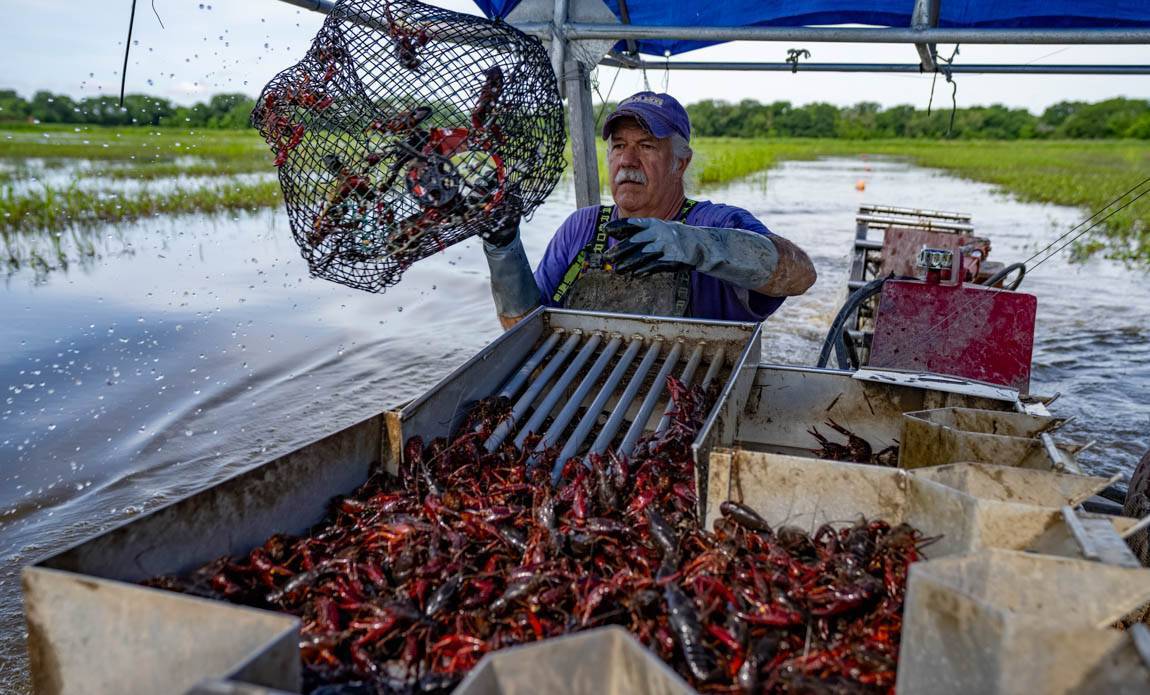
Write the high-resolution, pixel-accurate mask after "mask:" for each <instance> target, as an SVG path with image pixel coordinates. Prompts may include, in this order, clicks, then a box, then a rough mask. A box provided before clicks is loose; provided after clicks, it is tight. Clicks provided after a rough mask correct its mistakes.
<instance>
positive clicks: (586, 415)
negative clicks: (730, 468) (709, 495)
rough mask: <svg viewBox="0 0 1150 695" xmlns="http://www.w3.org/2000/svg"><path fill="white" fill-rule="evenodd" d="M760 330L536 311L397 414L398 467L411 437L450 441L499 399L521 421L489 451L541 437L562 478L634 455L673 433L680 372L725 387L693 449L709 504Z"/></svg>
mask: <svg viewBox="0 0 1150 695" xmlns="http://www.w3.org/2000/svg"><path fill="white" fill-rule="evenodd" d="M759 332H760V328H759V326H758V325H757V324H749V323H748V324H740V323H725V322H717V321H695V320H669V319H657V318H650V317H638V316H630V315H622V314H602V313H592V312H582V311H566V310H555V309H548V310H540V311H536V312H535V313H533V314H532V315H531V316H529V317H528V318H527V319H525V320H523V321H521V322H520V323H519V324H517V325H516V326H515V328H513V329H512V330H510V331H508V332H507V333H505V334H503V335H502V336H500V337H499V338H497V339H496V340H495V341H494V342H492V343H491V344H490V345H488V346H487V347H486V348H484V349H483V350H482V351H481V352H480V353H479V354H477V355H475V357H473V358H471V359H470V360H468V361H467V362H466V363H465V364H464V365H462V366H461V367H459V368H458V369H456V370H455V372H453V373H452V374H451V375H450V376H448V377H447V378H445V379H444V380H443V381H441V382H440V383H439V384H437V385H436V386H435V387H433V388H432V389H431V390H429V391H428V392H427V393H425V394H424V395H423V396H421V397H419V398H417V399H416V400H414V401H412V402H411V403H409V404H407V405H405V406H403V407H402V408H400V409H398V410H395V411H391V412H389V413H387V431H388V440H389V442H390V447H389V449H388V450H387V452H386V461H387V465H388V468H389V470H392V471H393V472H394V471H396V470H398V465H399V462H400V460H401V458H402V456H403V443H404V442H405V441H407V439H408V438H409V437H410V436H412V435H419V436H422V437H424V439H429V438H431V437H439V436H448V435H449V434H451V433H453V432H455V431H457V430H458V428H459V427H460V426H461V425H462V423H463V420H464V418H465V417H466V415H467V412H468V409H469V407H470V406H471V405H472V404H474V403H475V401H478V400H479V399H481V398H486V397H488V396H492V395H501V396H504V397H506V398H508V399H509V400H510V401H511V403H512V410H511V417H510V418H509V419H508V420H507V421H505V422H504V423H503V424H501V425H500V426H499V428H498V429H496V431H495V432H494V433H493V434H492V435H491V437H490V438H489V439H488V440H487V441H486V446H487V448H488V449H489V450H492V449H494V448H495V447H497V446H499V445H500V444H502V443H503V442H505V441H514V442H515V444H517V445H522V444H523V443H524V442H525V441H526V440H527V438H528V437H529V436H530V435H533V434H534V435H541V437H542V439H541V440H540V441H539V443H538V444H537V445H536V451H542V450H543V449H544V448H547V447H559V448H560V453H559V456H558V458H557V461H556V464H555V469H554V470H553V471H552V474H553V477H556V478H557V477H558V474H559V469H560V467H561V466H562V465H563V463H564V462H566V461H567V460H568V459H569V458H570V457H571V456H575V455H582V454H586V453H603V452H605V451H607V450H608V449H614V450H616V451H618V452H620V453H623V454H630V453H631V451H632V450H633V449H634V447H635V444H636V443H637V442H638V441H639V439H640V437H641V436H643V435H644V434H645V433H651V432H653V431H656V430H662V429H664V428H665V427H667V424H668V418H667V412H668V410H669V409H670V402H669V398H668V395H667V393H666V389H665V385H666V377H667V376H675V377H677V378H679V379H680V380H682V381H684V382H686V383H687V384H688V385H691V384H701V385H703V386H704V387H708V386H711V385H712V384H719V385H721V388H720V390H719V395H718V400H717V401H716V402H715V404H714V405H713V406H712V408H711V411H710V413H709V415H708V417H707V420H706V422H705V423H704V425H703V428H702V430H701V431H700V433H699V435H698V437H697V438H696V440H695V444H694V446H693V449H694V453H695V462H696V470H697V473H696V484H697V485H698V486H699V487H698V489H699V490H700V494H699V496H700V499H703V498H705V496H706V495H705V486H706V480H707V473H706V464H707V460H708V458H707V456H708V454H709V452H710V450H711V448H712V447H713V446H715V445H730V444H731V443H732V442H733V441H734V437H735V431H736V428H737V425H738V420H739V416H740V413H742V411H743V408H744V406H745V405H746V401H747V395H748V393H749V392H750V389H751V383H752V382H753V381H754V378H755V369H756V367H757V366H758V363H759V359H760V347H759V343H760V337H759Z"/></svg>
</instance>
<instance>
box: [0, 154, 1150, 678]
mask: <svg viewBox="0 0 1150 695" xmlns="http://www.w3.org/2000/svg"><path fill="white" fill-rule="evenodd" d="M25 166H29V167H38V166H39V167H40V169H37V170H36V171H37V172H39V173H38V174H37V176H38V177H39V178H40V179H42V180H43V181H48V182H52V181H55V180H56V179H52V177H54V176H61V177H63V176H67V177H68V180H78V181H87V180H88V179H86V178H85V177H83V176H82V175H81V176H79V178H76V174H77V173H80V174H82V172H83V170H84V167H86V166H90V165H87V164H82V163H77V164H76V165H75V167H77V168H76V169H74V170H72V171H69V172H61V171H58V170H56V169H54V168H52V167H49V166H46V165H43V163H40V164H37V163H35V162H32V163H27V164H26V165H25ZM6 171H7V170H6ZM7 173H12V172H11V171H7ZM4 174H5V171H0V175H4ZM13 175H14V174H13ZM14 176H15V175H14ZM257 176H259V175H257ZM21 178H26V177H23V176H21ZM859 179H864V180H865V181H866V183H867V186H866V190H865V192H859V191H857V190H856V189H855V183H856V181H858V180H859ZM60 180H63V179H60ZM92 180H93V181H96V182H98V183H91V184H89V183H83V184H82V185H85V186H87V185H92V186H97V187H101V186H109V187H111V188H113V189H114V188H115V186H117V185H120V184H117V183H115V182H111V181H110V180H106V179H92ZM21 185H35V184H21ZM122 185H123V186H138V185H149V186H164V185H171V184H169V183H165V181H164V180H163V179H161V180H157V181H150V182H148V183H147V184H139V183H137V182H135V181H129V182H127V183H124V184H122ZM119 190H126V189H119ZM1118 192H1120V191H1118ZM1118 192H1115V194H1117V193H1118ZM695 197H699V198H709V199H712V200H715V201H720V202H726V203H730V204H734V205H739V206H742V207H745V208H747V209H749V210H751V211H752V212H753V213H754V214H756V215H757V216H758V217H759V218H760V219H762V220H763V221H764V222H766V224H767V225H768V226H769V227H771V228H772V229H773V230H775V231H777V232H778V233H780V234H782V235H784V236H786V237H788V238H790V239H791V240H793V241H795V242H797V243H798V244H799V245H800V246H802V247H803V248H804V249H806V250H807V251H808V252H809V253H810V254H811V256H812V258H813V259H814V261H815V264H816V266H817V268H818V272H819V282H818V283H817V284H816V286H815V287H814V288H813V289H812V291H811V292H809V293H808V294H807V295H805V296H803V297H801V298H797V299H792V300H788V301H787V303H786V304H784V305H783V308H782V309H781V310H780V311H779V312H778V313H777V314H776V315H775V316H774V317H772V318H771V319H770V320H769V321H768V323H767V324H766V325H765V332H764V338H765V341H766V342H765V345H764V359H765V360H766V361H769V362H778V363H785V364H797V365H806V364H812V363H813V362H814V360H815V357H816V355H817V352H818V349H819V346H820V344H821V342H822V339H823V336H824V334H825V332H826V329H827V327H828V325H829V324H830V321H831V319H832V318H833V316H834V313H835V312H836V311H837V309H838V306H839V304H840V303H841V301H842V300H843V299H844V297H845V286H846V274H847V267H848V256H849V252H850V248H851V242H852V240H853V237H854V213H855V210H856V209H857V207H858V206H859V205H860V204H861V203H864V202H865V203H882V204H893V205H904V206H915V207H928V208H939V209H945V210H961V211H967V212H971V213H973V215H974V222H975V224H976V227H977V229H978V231H979V233H980V234H981V235H983V236H987V237H989V238H991V239H992V241H993V251H992V255H991V258H992V259H994V260H998V261H1003V262H1011V261H1015V260H1022V259H1025V258H1027V257H1028V256H1030V255H1031V254H1032V253H1033V252H1034V251H1035V250H1037V249H1038V248H1039V247H1041V246H1043V245H1045V244H1046V243H1047V242H1049V241H1051V240H1053V239H1054V238H1056V237H1057V236H1059V235H1060V234H1062V233H1063V232H1065V231H1066V230H1068V229H1069V228H1070V227H1071V226H1073V225H1074V224H1076V223H1077V222H1078V221H1079V220H1080V219H1081V218H1082V217H1084V216H1085V214H1083V213H1082V212H1081V211H1079V210H1077V209H1072V208H1065V207H1057V206H1051V205H1039V204H1031V203H1020V202H1018V201H1016V200H1015V199H1013V198H1011V197H1009V196H1006V195H1004V194H1002V193H1000V192H998V191H996V190H995V189H994V188H992V187H991V186H988V185H985V184H978V183H972V182H969V181H965V180H962V179H958V178H956V177H954V176H951V175H947V174H943V173H941V172H938V171H935V170H929V169H923V168H918V167H913V166H910V165H908V164H905V163H903V162H900V161H895V160H884V161H874V160H870V161H867V160H863V159H857V158H841V159H822V160H818V161H812V162H791V163H784V164H783V165H781V166H779V167H776V168H774V169H772V170H770V171H769V172H765V173H760V174H757V175H754V176H752V177H751V178H749V179H744V180H742V181H739V182H736V183H733V184H728V185H724V186H721V187H717V188H712V189H709V190H707V191H705V192H702V193H697V194H696V196H695ZM573 205H574V196H573V192H572V189H571V185H570V182H565V183H564V184H561V186H560V189H559V190H558V191H557V192H556V193H555V194H554V195H553V196H552V198H551V199H550V200H549V201H548V203H547V204H546V205H545V206H544V207H543V208H542V209H540V210H539V211H538V213H537V214H536V215H535V218H534V219H533V220H531V221H529V222H527V223H525V224H524V230H525V241H526V246H527V250H528V255H529V256H530V257H531V258H532V260H533V261H535V260H538V258H539V257H540V256H541V255H542V252H543V249H544V247H545V245H546V243H547V239H548V238H549V236H550V234H551V233H552V231H553V230H554V229H555V228H556V227H557V226H558V225H559V223H560V222H561V221H562V220H563V218H564V217H565V216H566V215H567V214H569V213H570V211H571V209H572V207H573ZM6 243H7V244H9V245H10V246H11V245H12V244H25V245H33V246H35V247H36V248H37V249H41V248H42V249H46V251H43V252H41V254H42V256H43V260H42V262H41V263H39V264H36V263H24V264H17V265H15V266H12V265H9V267H8V270H7V271H6V272H5V274H4V285H3V288H2V289H0V292H2V293H3V299H2V301H0V322H2V323H3V325H4V326H5V330H4V332H3V334H2V336H0V348H2V349H0V389H2V390H3V398H4V401H3V404H0V483H2V484H0V635H2V637H0V689H2V690H4V691H21V690H25V689H26V688H27V680H26V678H27V677H26V670H25V658H24V655H23V649H24V647H23V644H24V624H23V618H22V615H21V612H20V611H21V609H20V596H19V570H20V567H21V566H23V565H25V564H27V563H30V562H33V561H35V560H37V559H38V558H40V557H42V556H44V555H46V554H49V553H52V552H54V551H57V550H59V549H60V548H62V547H64V546H66V545H68V544H71V543H75V542H78V541H79V540H81V539H83V538H84V537H86V536H88V535H91V534H93V533H96V532H98V531H100V530H101V529H104V528H107V527H108V526H110V525H113V524H116V523H120V522H122V521H124V520H125V519H128V518H130V517H132V516H134V515H137V514H140V513H142V512H145V511H148V510H150V509H153V508H155V507H157V506H160V505H163V504H165V503H166V502H170V501H171V500H173V499H176V498H178V497H180V496H183V495H186V494H189V493H191V492H193V491H195V490H197V489H200V488H203V487H204V486H207V485H210V484H211V483H213V482H216V481H219V480H221V479H223V478H225V477H227V476H230V475H232V474H234V473H236V472H238V471H240V470H243V469H244V468H246V467H248V466H251V465H253V464H255V463H258V462H260V461H263V460H266V459H268V458H270V457H274V456H276V455H278V454H281V453H283V452H286V451H289V450H291V449H293V448H296V447H297V446H299V445H300V444H302V443H304V442H307V441H309V440H312V439H315V438H317V437H319V436H321V435H323V434H324V433H327V432H330V431H333V430H336V429H339V428H341V427H344V426H346V425H348V424H351V423H352V422H355V421H357V420H360V419H362V418H363V417H365V416H367V415H370V414H374V413H376V412H378V411H380V410H383V409H385V408H387V407H389V406H393V405H396V404H398V403H400V402H401V401H403V400H405V399H407V398H410V397H412V396H413V395H415V394H418V393H419V392H421V391H422V390H424V389H425V388H427V387H428V386H430V385H431V384H433V383H434V382H435V381H437V380H438V379H439V378H440V377H442V376H443V375H445V374H446V373H447V372H448V371H449V370H450V369H452V368H453V367H455V366H457V365H458V364H460V363H462V362H463V361H464V360H466V359H467V358H468V357H469V356H470V355H471V354H473V353H474V352H476V351H478V350H479V349H480V348H481V347H482V346H483V345H485V344H486V343H487V342H489V341H490V340H491V339H492V338H494V337H495V336H496V335H498V334H499V332H500V329H499V325H498V322H497V321H496V319H495V315H494V311H493V307H492V303H491V299H490V293H489V288H488V284H487V268H486V264H485V262H484V259H483V254H482V251H481V250H480V248H479V246H478V243H477V242H474V241H471V242H467V243H464V244H462V245H459V246H456V247H452V248H450V249H448V250H447V251H445V252H444V253H442V254H439V255H437V256H434V257H432V258H430V259H427V260H425V261H423V262H421V263H419V264H418V265H416V266H415V267H414V268H412V269H411V270H410V271H409V272H408V273H407V275H406V276H405V277H404V280H403V282H402V283H401V284H400V285H399V286H397V287H395V288H393V289H391V290H389V291H388V292H387V293H386V294H384V295H369V294H365V293H362V292H357V291H354V290H350V289H346V288H344V287H341V286H337V285H334V284H330V283H326V282H322V281H318V280H313V279H311V278H309V277H308V276H307V268H306V266H305V264H304V262H303V261H302V260H301V258H300V257H299V253H298V251H297V249H296V247H295V245H294V243H293V242H292V241H291V237H290V234H289V231H288V229H287V222H286V217H285V216H284V215H283V214H282V213H281V212H279V211H278V210H277V211H261V212H254V213H252V212H237V213H226V214H221V215H218V216H200V215H181V216H169V217H160V218H154V219H149V220H147V221H144V222H139V223H133V224H119V225H115V226H111V225H108V226H103V227H95V228H92V229H90V230H87V231H83V232H78V231H77V232H64V233H61V234H59V235H57V234H51V235H48V234H44V235H28V236H21V237H11V238H7V239H6ZM53 254H54V255H53ZM1147 280H1148V278H1147V276H1146V274H1145V273H1144V272H1141V271H1137V270H1131V269H1128V268H1126V267H1124V266H1122V265H1120V264H1117V263H1114V262H1110V261H1105V260H1102V259H1094V260H1090V261H1088V262H1086V263H1083V264H1077V265H1072V264H1070V263H1069V262H1068V261H1067V258H1066V256H1065V255H1062V256H1059V257H1056V258H1054V259H1052V260H1050V261H1048V262H1046V263H1045V264H1044V265H1042V266H1041V267H1039V268H1038V269H1037V270H1036V271H1035V272H1034V273H1033V274H1032V275H1030V276H1028V277H1027V279H1026V281H1025V283H1024V284H1023V287H1022V289H1024V290H1026V291H1029V292H1032V293H1034V294H1036V295H1037V296H1038V298H1039V309H1038V329H1037V340H1036V346H1035V352H1034V374H1033V377H1032V390H1033V391H1035V392H1036V393H1042V394H1052V393H1054V392H1061V393H1062V396H1061V398H1060V399H1059V401H1058V402H1057V403H1056V404H1055V405H1054V406H1053V410H1054V411H1055V413H1056V414H1058V415H1062V416H1071V415H1074V416H1077V420H1076V421H1075V422H1074V423H1073V424H1072V425H1071V426H1069V428H1068V429H1067V431H1066V437H1067V438H1071V439H1077V440H1080V441H1082V440H1091V439H1092V440H1096V441H1097V444H1096V445H1095V446H1094V447H1093V448H1092V449H1090V450H1089V451H1088V452H1087V453H1086V454H1084V455H1083V457H1082V460H1083V463H1084V464H1085V465H1086V466H1087V467H1089V468H1090V469H1091V470H1093V471H1096V472H1100V473H1114V472H1120V473H1125V474H1127V475H1128V474H1129V472H1130V471H1131V469H1132V467H1133V465H1134V464H1135V462H1136V461H1137V459H1138V457H1139V456H1140V455H1141V454H1142V452H1143V451H1144V450H1145V449H1146V448H1147V447H1148V446H1150V437H1148V436H1147V434H1146V432H1147V429H1148V428H1147V426H1148V425H1150V398H1147V392H1148V387H1150V327H1147V325H1146V322H1145V319H1144V317H1145V316H1146V315H1147V314H1148V313H1150V290H1147ZM971 320H978V317H971Z"/></svg>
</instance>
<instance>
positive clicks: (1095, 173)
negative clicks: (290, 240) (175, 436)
mask: <svg viewBox="0 0 1150 695" xmlns="http://www.w3.org/2000/svg"><path fill="white" fill-rule="evenodd" d="M45 136H47V137H45ZM693 145H694V148H695V152H696V154H695V160H694V162H693V164H692V167H691V176H692V178H693V182H694V186H695V187H696V188H702V189H704V190H705V189H706V188H707V187H710V186H715V185H720V184H724V183H727V182H730V181H733V180H736V179H740V178H743V177H746V176H749V175H751V174H754V173H755V172H759V171H763V170H765V169H769V168H770V167H772V166H774V165H775V164H777V163H779V162H782V161H788V160H807V159H814V158H817V157H822V156H859V155H885V156H896V157H905V158H907V159H910V160H911V161H913V162H915V163H916V164H921V165H923V166H928V167H935V168H939V169H945V170H947V171H951V172H953V173H955V174H957V175H959V176H963V177H965V178H969V179H973V180H977V181H984V182H987V183H992V184H996V185H998V186H1001V187H1002V188H1003V189H1004V190H1005V191H1008V192H1010V193H1013V194H1014V195H1016V196H1018V197H1019V198H1021V199H1023V200H1030V201H1042V202H1051V203H1057V204H1061V205H1072V206H1076V207H1078V208H1081V209H1082V210H1083V211H1084V214H1083V217H1085V215H1086V214H1089V212H1093V211H1095V210H1097V209H1099V208H1101V207H1102V206H1103V205H1105V204H1106V203H1108V202H1109V201H1110V200H1111V199H1113V198H1114V197H1116V196H1118V195H1119V194H1120V193H1122V192H1124V191H1126V190H1127V189H1129V188H1130V187H1132V186H1133V185H1134V184H1136V183H1138V182H1139V181H1141V180H1142V179H1144V178H1146V177H1147V176H1150V148H1147V147H1146V143H1145V142H1140V141H1132V140H1131V141H1121V140H1120V141H1087V140H1076V141H1029V140H1028V141H1010V142H1003V141H961V142H956V141H929V140H815V139H776V140H749V139H734V138H698V139H696V141H695V142H694V143H693ZM26 158H40V159H44V160H45V165H46V166H52V165H54V164H56V165H66V164H67V163H68V162H69V161H70V160H76V159H89V160H94V161H96V165H95V166H94V167H93V168H92V169H91V170H88V171H84V172H80V173H79V174H78V175H79V176H84V177H92V176H96V177H104V178H108V179H113V180H115V179H139V180H150V179H157V178H174V177H180V176H207V177H213V176H215V177H219V178H220V184H212V185H208V186H206V187H203V188H200V189H195V190H176V191H170V192H165V193H154V192H149V191H148V190H147V187H144V189H143V190H142V191H141V192H139V193H138V194H132V195H131V196H127V197H123V198H115V199H109V198H108V197H107V196H102V195H97V194H93V193H83V192H80V191H78V190H76V189H65V190H53V191H50V192H48V193H46V194H45V195H41V196H35V195H16V194H14V193H13V192H12V189H11V188H9V189H7V192H6V193H3V192H0V230H3V231H4V232H5V233H6V234H10V233H14V232H23V231H30V232H35V231H37V230H49V231H51V230H59V229H61V228H67V227H76V226H84V225H91V224H98V223H102V222H115V221H119V220H130V219H139V218H141V217H145V216H148V215H156V214H175V213H182V212H218V211H221V210H234V209H252V208H257V207H266V206H275V205H280V204H281V202H282V201H281V198H280V197H279V194H278V189H277V186H276V184H274V183H270V182H269V183H262V184H243V185H236V184H234V182H233V183H231V184H229V183H228V178H227V177H229V176H233V175H236V174H242V173H252V172H261V171H264V172H269V173H270V172H272V171H274V169H273V167H272V163H271V160H272V157H271V154H270V153H269V151H268V148H267V146H266V145H265V144H264V143H263V141H262V140H261V139H260V138H259V136H258V135H257V134H256V133H255V132H254V131H250V130H247V131H216V130H201V131H189V130H177V129H171V128H167V129H156V128H143V127H137V128H119V129H117V128H100V127H85V126H79V127H73V126H43V125H41V126H15V127H6V128H4V129H0V160H7V161H8V162H9V163H14V164H16V165H17V166H19V164H20V163H21V162H22V161H23V160H24V159H26ZM599 161H600V181H602V182H604V183H606V181H607V173H606V158H605V156H604V153H603V147H602V143H600V159H599ZM22 171H23V170H21V169H19V168H17V169H16V170H15V171H12V172H0V185H3V184H4V183H5V182H11V181H13V180H17V179H19V178H20V177H22V176H25V175H26V174H22V173H21V172H22ZM604 188H606V186H604ZM890 202H891V203H893V204H899V203H900V202H907V201H897V200H896V201H890ZM970 212H973V213H976V214H977V211H975V210H972V211H970ZM1095 238H1096V239H1097V238H1099V237H1095ZM1099 250H1102V251H1104V252H1105V253H1107V254H1108V255H1110V256H1114V257H1117V258H1122V259H1125V260H1135V261H1138V262H1140V263H1144V264H1150V196H1147V197H1146V198H1143V199H1142V200H1140V201H1139V202H1138V203H1136V204H1135V205H1133V206H1131V207H1130V208H1129V209H1127V210H1125V211H1123V212H1121V213H1119V214H1117V215H1115V216H1114V217H1112V218H1111V219H1110V220H1109V221H1108V223H1107V228H1106V237H1105V238H1104V241H1094V242H1091V243H1090V244H1089V245H1085V246H1081V247H1080V248H1079V251H1080V252H1084V253H1090V252H1095V251H1099Z"/></svg>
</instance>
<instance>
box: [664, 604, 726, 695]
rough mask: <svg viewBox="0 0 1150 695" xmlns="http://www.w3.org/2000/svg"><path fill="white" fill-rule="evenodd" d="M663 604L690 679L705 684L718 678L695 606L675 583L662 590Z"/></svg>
mask: <svg viewBox="0 0 1150 695" xmlns="http://www.w3.org/2000/svg"><path fill="white" fill-rule="evenodd" d="M663 600H664V601H666V603H667V620H668V622H669V623H670V624H671V635H672V636H673V637H674V639H675V642H676V643H677V644H678V645H679V650H680V652H681V653H682V654H683V659H684V661H686V662H687V668H688V669H689V670H690V671H691V675H692V676H694V677H695V678H696V679H697V680H698V681H700V682H702V683H706V682H708V681H710V680H712V679H713V678H714V677H715V675H716V673H715V662H714V658H713V657H712V656H711V654H710V652H709V651H707V646H706V645H705V644H703V628H702V626H701V625H700V624H699V614H698V612H697V611H696V609H695V602H694V601H693V600H691V598H690V597H689V596H687V595H686V594H684V593H683V590H682V589H680V588H679V586H678V585H677V584H675V583H674V582H668V583H667V585H666V586H664V587H663Z"/></svg>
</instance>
